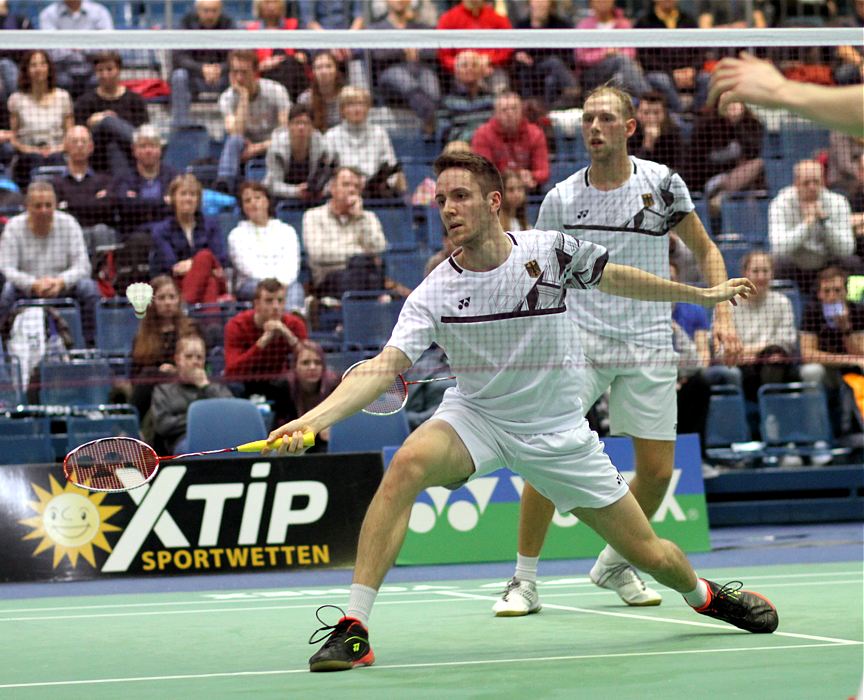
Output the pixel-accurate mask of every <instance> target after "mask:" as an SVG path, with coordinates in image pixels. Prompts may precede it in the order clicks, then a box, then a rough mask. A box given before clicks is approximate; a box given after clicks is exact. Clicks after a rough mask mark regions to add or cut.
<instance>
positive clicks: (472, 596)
mask: <svg viewBox="0 0 864 700" xmlns="http://www.w3.org/2000/svg"><path fill="white" fill-rule="evenodd" d="M844 583H846V584H853V583H854V584H859V583H861V581H860V580H859V579H854V580H852V579H850V580H848V581H818V582H812V581H811V582H789V583H780V584H775V586H777V587H783V588H792V587H799V586H812V585H839V584H844ZM501 585H503V583H502V584H501ZM592 587H593V584H592ZM562 588H563V586H561V587H559V586H554V587H552V588H550V589H549V592H548V593H547V595H546V597H547V598H552V597H564V596H567V595H590V596H608V595H611V594H610V593H609V592H607V591H600V590H591V591H588V592H579V593H577V592H572V593H564V592H553V591H561V589H562ZM343 592H344V594H346V595H347V592H348V590H347V589H345V590H344V591H343ZM405 593H407V592H391V593H390V595H394V596H398V595H405ZM411 593H412V594H414V593H416V594H421V593H422V594H434V595H437V596H448V597H449V598H457V599H460V600H487V601H493V602H494V601H495V600H497V596H490V595H487V594H482V593H474V592H471V591H459V590H440V589H439V590H431V591H417V592H411ZM324 595H335V594H334V593H332V592H330V593H327V592H326V591H325V592H322V593H321V596H324ZM316 597H318V596H315V595H310V596H308V597H296V598H295V597H292V598H290V600H291V601H292V603H296V604H280V605H254V604H255V603H272V602H274V601H273V599H272V598H261V599H257V600H256V599H245V600H243V601H239V600H233V601H212V600H211V601H188V604H190V605H197V604H202V603H207V604H210V605H213V606H219V604H220V603H221V602H225V603H239V602H243V603H247V604H250V605H251V606H250V607H233V606H226V607H213V608H209V609H208V608H192V609H189V610H164V609H163V610H134V611H128V610H127V611H123V612H110V613H109V612H105V613H94V614H83V615H42V614H40V613H43V612H52V611H54V610H86V609H98V608H99V606H85V607H83V608H79V607H77V606H63V607H62V608H60V607H55V608H33V609H29V610H28V609H23V610H20V612H25V613H26V612H32V613H33V614H32V615H29V616H22V617H0V623H4V622H40V621H52V620H96V619H101V618H112V617H152V616H157V615H166V616H167V615H205V614H211V613H217V614H219V613H226V614H231V613H236V612H255V611H257V610H263V611H267V610H297V609H302V608H308V607H309V605H310V604H312V605H314V601H315V598H316ZM447 599H448V598H429V599H426V600H416V599H413V600H410V599H405V600H386V599H379V600H378V601H377V602H376V604H377V605H412V604H417V605H428V604H432V605H435V604H438V603H442V602H446V601H447ZM286 602H287V601H286ZM451 602H452V601H451ZM167 604H169V603H168V602H166V603H165V605H167ZM170 604H171V605H184V604H186V602H184V601H171V602H170ZM145 605H147V603H137V604H136V603H133V604H130V606H128V607H139V606H145ZM155 605H159V604H158V603H155V604H154V606H155ZM544 606H545V607H547V608H550V609H553V610H554V609H560V610H567V611H572V612H586V613H593V614H598V615H610V616H617V617H628V616H629V617H632V618H635V619H651V620H658V621H659V620H664V619H665V620H666V621H668V622H678V623H680V624H691V625H697V626H698V625H701V626H709V627H717V625H712V624H711V623H706V622H697V621H680V620H679V621H675V620H672V619H669V618H659V617H653V616H651V617H648V616H642V615H635V614H634V613H622V612H614V611H608V610H606V611H601V610H595V609H591V608H581V607H575V606H562V605H556V604H554V603H546V604H544ZM106 607H110V608H124V607H127V606H125V605H123V604H110V605H107V606H106ZM8 612H13V611H6V610H2V609H0V615H3V614H6V613H8ZM722 628H723V629H725V628H726V627H725V626H723V627H722ZM825 639H830V638H827V637H826V638H825ZM844 643H853V644H857V643H859V642H857V641H853V640H846V641H845V642H844Z"/></svg>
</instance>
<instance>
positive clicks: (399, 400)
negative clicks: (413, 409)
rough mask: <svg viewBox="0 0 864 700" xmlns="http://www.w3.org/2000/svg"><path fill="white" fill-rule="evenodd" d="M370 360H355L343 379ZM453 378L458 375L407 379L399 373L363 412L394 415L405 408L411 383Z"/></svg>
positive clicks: (372, 414)
mask: <svg viewBox="0 0 864 700" xmlns="http://www.w3.org/2000/svg"><path fill="white" fill-rule="evenodd" d="M368 361H369V360H360V362H355V363H354V364H353V365H351V366H350V367H349V368H348V369H346V370H345V371H344V372H343V373H342V379H345V377H347V376H348V375H349V374H350V373H351V372H353V371H354V370H355V369H357V367H359V366H360V365H362V364H365V363H366V362H368ZM453 379H456V377H452V376H450V377H431V378H430V379H414V380H411V381H406V379H405V377H403V376H402V375H401V374H397V375H396V377H395V379H394V380H393V383H392V384H391V385H390V386H389V387H388V388H387V390H386V391H385V392H384V393H383V394H381V396H379V397H378V398H377V399H375V400H374V401H373V402H372V403H370V404H369V405H368V406H366V407H365V408H363V409H361V410H362V411H363V413H368V414H369V415H371V416H390V415H393V414H394V413H398V412H399V411H401V410H402V409H403V408H405V404H406V403H407V401H408V387H409V386H410V385H412V384H429V383H430V382H446V381H450V380H453Z"/></svg>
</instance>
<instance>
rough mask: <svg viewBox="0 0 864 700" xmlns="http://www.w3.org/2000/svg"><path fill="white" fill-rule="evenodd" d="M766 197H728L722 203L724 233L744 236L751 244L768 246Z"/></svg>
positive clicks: (767, 202) (767, 203) (768, 201)
mask: <svg viewBox="0 0 864 700" xmlns="http://www.w3.org/2000/svg"><path fill="white" fill-rule="evenodd" d="M770 203H771V202H770V200H768V199H767V198H764V197H743V198H738V197H726V198H724V199H723V203H722V204H721V205H720V215H721V217H722V219H723V228H722V233H724V234H729V233H734V234H738V235H739V236H742V237H743V238H744V239H745V240H747V241H748V242H749V243H750V244H752V245H756V246H767V242H768V205H769V204H770Z"/></svg>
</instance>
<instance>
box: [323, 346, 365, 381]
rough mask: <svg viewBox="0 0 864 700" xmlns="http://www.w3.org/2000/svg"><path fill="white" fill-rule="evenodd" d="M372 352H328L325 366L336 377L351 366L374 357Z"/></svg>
mask: <svg viewBox="0 0 864 700" xmlns="http://www.w3.org/2000/svg"><path fill="white" fill-rule="evenodd" d="M375 354H376V353H375V352H374V351H370V350H342V351H337V352H328V353H327V355H326V358H327V366H328V367H329V368H330V369H332V370H333V371H334V372H336V373H337V374H338V375H340V376H341V375H342V374H344V373H345V370H346V369H348V368H349V367H350V366H351V365H353V364H356V363H357V362H360V361H361V360H368V359H369V358H371V357H374V356H375Z"/></svg>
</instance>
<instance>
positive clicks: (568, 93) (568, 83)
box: [513, 0, 579, 109]
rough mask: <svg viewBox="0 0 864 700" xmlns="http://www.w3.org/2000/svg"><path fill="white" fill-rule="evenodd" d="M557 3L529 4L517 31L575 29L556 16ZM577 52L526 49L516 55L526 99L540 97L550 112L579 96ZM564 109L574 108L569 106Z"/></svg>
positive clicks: (540, 0)
mask: <svg viewBox="0 0 864 700" xmlns="http://www.w3.org/2000/svg"><path fill="white" fill-rule="evenodd" d="M555 9H556V7H555V2H554V0H551V1H550V0H529V2H528V16H527V17H525V18H524V19H522V20H520V21H519V22H517V23H516V29H572V28H573V24H572V23H571V22H568V21H567V20H565V19H563V18H562V17H560V16H559V15H558V14H556V12H555ZM572 63H573V52H572V51H570V50H569V49H541V48H533V49H522V50H520V51H517V52H516V53H515V54H513V68H514V72H515V74H516V80H517V83H518V85H519V94H520V95H522V97H524V98H530V97H540V98H542V99H543V102H544V104H545V106H546V107H547V108H550V109H552V108H553V107H557V106H560V105H559V104H558V103H559V100H560V101H562V102H565V103H566V101H567V100H568V99H570V100H572V99H575V98H576V96H577V95H578V92H579V90H578V82H577V81H576V75H575V73H574V72H573V65H572ZM564 106H572V105H570V104H569V103H567V104H565V105H564Z"/></svg>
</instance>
